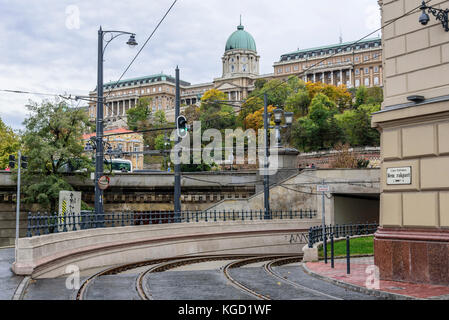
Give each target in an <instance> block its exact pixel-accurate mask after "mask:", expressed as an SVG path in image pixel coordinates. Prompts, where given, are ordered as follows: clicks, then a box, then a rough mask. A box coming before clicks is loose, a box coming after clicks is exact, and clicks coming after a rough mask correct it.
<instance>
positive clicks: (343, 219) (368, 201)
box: [334, 194, 380, 224]
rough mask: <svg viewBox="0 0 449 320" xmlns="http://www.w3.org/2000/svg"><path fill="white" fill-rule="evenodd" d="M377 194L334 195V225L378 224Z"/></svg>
mask: <svg viewBox="0 0 449 320" xmlns="http://www.w3.org/2000/svg"><path fill="white" fill-rule="evenodd" d="M379 198H380V196H379V194H334V224H349V223H366V222H369V223H379V212H380V211H379Z"/></svg>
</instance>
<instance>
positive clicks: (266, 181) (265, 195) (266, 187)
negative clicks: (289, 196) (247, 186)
mask: <svg viewBox="0 0 449 320" xmlns="http://www.w3.org/2000/svg"><path fill="white" fill-rule="evenodd" d="M263 102H264V107H263V111H264V112H263V128H264V134H265V156H264V176H263V187H264V189H263V191H264V192H263V200H264V208H265V219H269V217H270V189H269V182H270V180H269V177H268V166H269V164H268V155H269V146H268V126H269V123H268V110H267V109H268V106H267V94H266V93H264V95H263Z"/></svg>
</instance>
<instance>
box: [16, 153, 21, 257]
mask: <svg viewBox="0 0 449 320" xmlns="http://www.w3.org/2000/svg"><path fill="white" fill-rule="evenodd" d="M21 158H22V153H21V152H20V150H19V153H18V169H19V171H18V172H17V196H16V201H17V202H16V246H15V249H16V250H15V252H16V261H17V249H18V246H19V223H20V169H21V166H22V164H21V163H20V161H21Z"/></svg>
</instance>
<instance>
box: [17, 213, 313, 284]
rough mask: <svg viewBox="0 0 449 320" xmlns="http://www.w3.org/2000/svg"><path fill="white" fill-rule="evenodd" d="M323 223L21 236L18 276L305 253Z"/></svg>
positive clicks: (228, 224) (194, 225)
mask: <svg viewBox="0 0 449 320" xmlns="http://www.w3.org/2000/svg"><path fill="white" fill-rule="evenodd" d="M318 224H319V220H271V221H244V222H243V221H232V222H199V223H179V224H161V225H145V226H132V227H116V228H103V229H90V230H82V231H75V232H66V233H57V234H49V235H43V236H38V237H32V238H21V239H19V243H18V252H17V260H16V262H15V263H14V264H13V271H14V272H15V273H16V274H21V275H31V276H32V277H33V278H54V277H59V276H62V275H64V274H65V268H66V267H67V265H76V266H77V267H78V268H79V269H80V270H81V271H83V270H88V269H94V268H101V267H108V266H113V265H119V264H127V263H133V262H139V261H144V260H149V259H160V258H171V257H182V256H191V255H214V254H291V253H292V254H294V253H300V252H302V247H303V246H304V244H305V243H306V239H305V237H303V236H302V235H301V234H304V235H306V234H307V233H308V229H309V228H310V227H312V226H315V225H318Z"/></svg>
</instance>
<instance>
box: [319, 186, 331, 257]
mask: <svg viewBox="0 0 449 320" xmlns="http://www.w3.org/2000/svg"><path fill="white" fill-rule="evenodd" d="M329 190H330V189H329V186H328V185H325V184H324V180H323V181H322V185H318V186H317V190H316V191H317V192H321V203H322V208H323V209H322V213H321V219H322V224H323V226H322V228H323V230H322V234H323V252H324V263H327V243H326V242H327V241H326V240H327V239H326V238H327V237H326V209H325V203H324V196H325V194H324V193H325V192H329Z"/></svg>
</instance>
